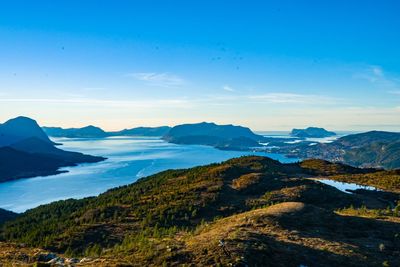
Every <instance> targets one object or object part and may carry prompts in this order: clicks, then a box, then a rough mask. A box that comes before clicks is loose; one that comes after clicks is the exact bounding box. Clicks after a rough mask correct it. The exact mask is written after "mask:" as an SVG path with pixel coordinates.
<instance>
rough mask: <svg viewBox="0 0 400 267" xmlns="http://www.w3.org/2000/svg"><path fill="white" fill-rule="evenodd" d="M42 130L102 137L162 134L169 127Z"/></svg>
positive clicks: (57, 128) (58, 134) (76, 136)
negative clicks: (110, 129)
mask: <svg viewBox="0 0 400 267" xmlns="http://www.w3.org/2000/svg"><path fill="white" fill-rule="evenodd" d="M42 129H43V131H44V132H45V133H46V134H48V135H49V136H52V137H67V138H104V137H110V136H164V135H165V134H166V133H167V132H168V131H169V130H170V129H171V128H170V127H168V126H160V127H136V128H131V129H124V130H121V131H115V132H106V131H104V130H103V129H101V128H99V127H96V126H93V125H89V126H86V127H82V128H67V129H64V128H61V127H42Z"/></svg>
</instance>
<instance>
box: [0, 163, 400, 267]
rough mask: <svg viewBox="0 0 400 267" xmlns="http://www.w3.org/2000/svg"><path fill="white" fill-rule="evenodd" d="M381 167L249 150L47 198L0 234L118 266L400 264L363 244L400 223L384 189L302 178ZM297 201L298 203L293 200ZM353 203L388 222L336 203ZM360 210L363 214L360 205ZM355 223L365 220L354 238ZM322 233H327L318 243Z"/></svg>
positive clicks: (59, 251)
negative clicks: (347, 189) (80, 194)
mask: <svg viewBox="0 0 400 267" xmlns="http://www.w3.org/2000/svg"><path fill="white" fill-rule="evenodd" d="M367 172H370V173H367ZM346 173H350V174H346ZM375 173H381V174H380V175H388V173H387V172H383V173H382V172H376V170H361V169H357V168H352V167H349V166H345V165H341V164H332V163H329V162H326V161H320V160H317V161H311V160H310V161H305V162H303V163H298V164H281V163H279V162H278V161H275V160H272V159H269V158H264V157H254V156H253V157H241V158H237V159H232V160H228V161H226V162H223V163H220V164H211V165H208V166H201V167H196V168H191V169H186V170H169V171H165V172H161V173H159V174H156V175H153V176H150V177H147V178H143V179H140V180H139V181H137V182H136V183H134V184H131V185H127V186H122V187H119V188H115V189H112V190H109V191H108V192H106V193H104V194H101V195H100V196H98V197H92V198H86V199H82V200H72V199H70V200H65V201H58V202H54V203H51V204H48V205H43V206H40V207H38V208H35V209H32V210H29V211H27V212H25V213H24V214H22V215H20V216H18V217H17V218H16V219H14V220H11V221H8V222H6V223H5V224H4V225H3V227H2V230H1V238H2V239H3V240H6V241H7V242H21V243H24V244H27V245H29V246H33V247H41V248H44V249H47V250H50V251H54V252H58V253H64V254H65V255H67V256H78V257H83V256H90V257H94V258H98V257H100V258H102V259H104V260H106V261H107V262H109V263H110V265H112V264H111V263H115V262H118V263H126V264H133V265H142V266H163V265H164V266H165V265H167V266H170V265H178V264H184V263H188V264H189V263H194V264H196V263H197V264H199V265H218V264H219V265H222V266H225V265H228V264H250V265H254V264H261V262H262V261H265V260H268V261H271V260H273V261H274V260H280V261H282V266H288V265H287V264H288V261H287V260H285V259H287V258H289V259H290V258H293V259H295V263H296V264H297V265H296V266H298V265H299V264H307V263H308V264H310V262H312V259H313V257H314V256H312V255H318V256H317V257H319V258H318V259H319V260H322V259H324V260H326V259H327V260H328V263H327V266H337V265H338V264H341V263H343V262H346V261H348V257H351V258H352V259H353V258H354V259H356V260H355V261H354V262H355V263H354V266H370V265H371V263H372V261H371V262H369V260H370V259H371V258H376V259H377V260H378V261H379V262H380V263H382V262H384V261H385V260H386V261H388V262H389V263H391V264H392V263H393V262H396V261H395V257H394V256H393V255H392V254H390V253H389V252H387V253H386V252H384V253H383V254H382V253H381V254H375V253H378V252H376V251H374V250H373V249H365V248H364V247H363V244H362V240H363V238H364V236H365V234H366V233H367V232H369V231H371V229H375V228H379V230H376V231H384V232H386V233H389V234H390V235H394V232H395V230H396V229H397V230H398V229H399V225H398V222H396V221H395V220H396V217H395V216H394V214H395V212H397V209H398V207H397V208H396V209H394V210H393V214H392V215H389V213H385V212H387V209H386V207H387V205H388V201H387V200H385V199H384V195H383V194H385V192H377V193H376V194H378V195H367V194H346V193H343V192H340V191H338V190H336V189H334V188H332V187H330V186H327V185H324V184H321V183H319V182H317V181H313V180H310V179H304V178H303V177H310V176H315V175H318V176H329V175H334V176H335V177H336V176H343V177H345V176H349V177H352V176H353V175H364V174H375ZM388 179H389V178H388ZM392 194H394V196H397V197H398V194H395V193H392ZM392 197H393V196H392ZM293 202H296V203H298V204H288V203H293ZM277 203H280V204H279V205H276V204H277ZM350 206H352V207H353V209H354V210H357V209H359V210H360V211H362V212H364V210H368V212H372V210H377V212H380V213H381V214H383V215H384V218H383V219H381V218H379V219H380V220H388V223H387V224H384V223H380V222H374V221H371V222H367V221H365V220H366V219H363V220H361V219H360V220H358V219H357V220H355V222H353V219H342V217H340V215H337V214H336V215H335V213H334V211H335V210H336V211H338V210H340V212H338V213H340V214H345V213H346V212H349V211H347V210H345V209H343V208H345V207H350ZM364 206H365V207H364ZM364 213H365V212H364ZM396 214H397V213H396ZM383 215H382V216H383ZM287 216H289V217H287ZM352 216H356V217H357V216H358V217H363V215H362V214H361V213H360V212H358V213H355V212H353V214H352ZM315 218H318V219H317V220H316V219H315ZM388 218H389V219H388ZM370 219H371V220H373V219H374V217H370ZM389 221H390V224H389ZM360 225H364V226H363V227H361V226H360ZM228 226H229V227H228ZM371 227H372V228H371ZM350 228H355V229H358V228H360V230H357V233H356V236H355V239H354V238H353V239H354V240H352V241H351V242H350V241H348V238H349V236H351V233H350V232H351V230H350ZM321 229H322V230H321ZM332 231H333V232H334V234H332V233H333V232H332ZM303 232H304V233H303ZM303 234H304V236H302V235H303ZM379 235H380V233H376V234H374V235H372V237H371V238H372V239H371V240H372V241H371V242H382V240H381V239H380V238H384V241H385V242H387V243H388V244H392V243H391V242H392V241H390V239H388V238H389V237H387V238H386V236H387V235H385V237H382V236H381V237H380V238H378V237H377V236H379ZM288 236H291V237H290V238H293V240H289V239H288ZM315 238H319V239H318V240H320V241H318V242H317V243H315V240H316V239H315ZM358 238H359V239H358ZM390 238H391V237H390ZM221 239H224V240H227V241H226V244H227V245H226V249H227V251H224V249H223V248H222V247H220V246H219V245H218V244H219V242H220V240H221ZM386 239H387V240H386ZM313 240H314V241H313ZM340 242H342V243H340ZM338 244H341V245H338ZM378 245H379V244H378ZM378 245H376V246H378ZM288 246H289V247H290V249H291V250H290V251H289V250H287V249H286V247H288ZM350 247H352V251H354V252H349V251H350V250H349V248H350ZM386 247H390V246H388V245H387V246H386ZM296 255H304V256H303V257H302V258H301V257H300V258H299V256H296ZM391 255H392V256H391ZM373 262H374V263H376V262H377V261H375V260H374V261H373ZM284 264H286V265H284ZM289 266H290V265H289Z"/></svg>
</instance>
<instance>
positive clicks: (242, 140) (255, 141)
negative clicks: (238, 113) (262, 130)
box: [163, 122, 266, 150]
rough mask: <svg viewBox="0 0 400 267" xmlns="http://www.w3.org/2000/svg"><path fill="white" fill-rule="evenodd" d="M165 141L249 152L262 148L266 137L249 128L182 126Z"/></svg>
mask: <svg viewBox="0 0 400 267" xmlns="http://www.w3.org/2000/svg"><path fill="white" fill-rule="evenodd" d="M163 139H164V140H165V141H167V142H170V143H175V144H186V145H207V146H213V147H216V148H220V149H226V150H248V149H250V148H252V147H260V146H261V145H260V142H263V141H265V140H266V138H265V137H264V136H261V135H257V134H255V133H253V132H252V131H251V130H250V129H249V128H246V127H243V126H235V125H231V124H229V125H217V124H215V123H208V122H202V123H194V124H182V125H177V126H175V127H173V128H172V129H171V130H170V131H169V132H168V133H167V134H166V135H164V136H163Z"/></svg>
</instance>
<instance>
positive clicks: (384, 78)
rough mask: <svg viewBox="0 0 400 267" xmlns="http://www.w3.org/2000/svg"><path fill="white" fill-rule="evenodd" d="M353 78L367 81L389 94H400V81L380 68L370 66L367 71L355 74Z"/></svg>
mask: <svg viewBox="0 0 400 267" xmlns="http://www.w3.org/2000/svg"><path fill="white" fill-rule="evenodd" d="M353 77H354V78H356V79H361V80H366V81H368V82H370V83H372V84H374V85H376V86H378V87H380V88H382V89H385V90H387V92H388V93H390V94H397V93H398V92H400V80H399V79H398V78H395V77H390V76H389V75H387V74H386V73H385V71H384V70H383V68H382V67H380V66H375V65H371V66H368V67H367V68H366V69H365V70H363V71H361V72H357V73H355V74H354V75H353Z"/></svg>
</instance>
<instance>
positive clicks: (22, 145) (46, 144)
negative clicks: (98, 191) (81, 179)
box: [0, 117, 105, 182]
mask: <svg viewBox="0 0 400 267" xmlns="http://www.w3.org/2000/svg"><path fill="white" fill-rule="evenodd" d="M0 133H1V135H0V144H1V145H0V182H5V181H9V180H14V179H19V178H28V177H34V176H45V175H53V174H58V173H60V172H62V171H59V168H61V167H67V166H75V165H76V164H79V163H94V162H99V161H102V160H105V158H103V157H95V156H90V155H85V154H82V153H78V152H70V151H64V150H61V149H59V148H57V147H55V144H54V143H53V142H52V141H51V140H50V139H49V138H48V137H47V135H46V134H45V133H44V132H43V130H42V129H41V128H40V127H39V125H38V124H37V123H36V121H34V120H32V119H29V118H25V117H18V118H15V119H12V120H9V121H7V122H6V123H4V124H2V125H0Z"/></svg>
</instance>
